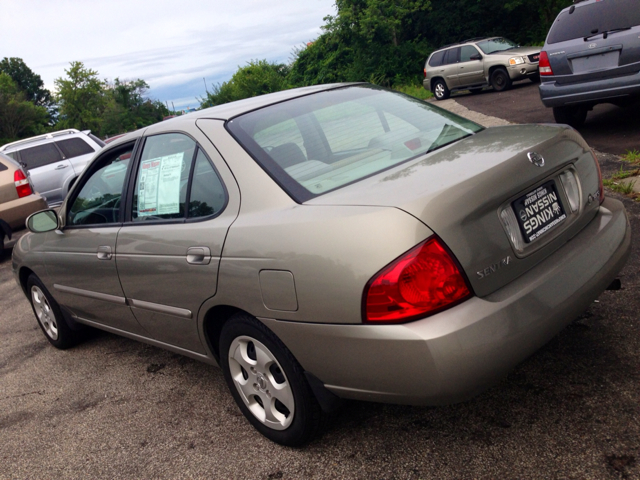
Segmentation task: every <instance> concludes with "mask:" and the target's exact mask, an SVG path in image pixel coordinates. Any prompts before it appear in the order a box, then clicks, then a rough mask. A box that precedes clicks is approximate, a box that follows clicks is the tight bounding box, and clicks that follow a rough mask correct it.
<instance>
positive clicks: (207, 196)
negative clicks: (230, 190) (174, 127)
mask: <svg viewBox="0 0 640 480" xmlns="http://www.w3.org/2000/svg"><path fill="white" fill-rule="evenodd" d="M226 203H227V194H226V191H225V189H224V186H223V185H222V182H221V181H220V178H219V177H218V174H217V173H216V171H215V170H214V168H213V166H212V165H211V163H210V162H209V159H208V158H207V157H206V155H205V154H204V153H203V152H202V150H200V149H198V154H197V156H196V165H195V168H194V171H193V183H192V184H191V194H190V196H189V218H197V217H208V216H210V215H215V214H218V213H220V212H221V211H222V209H223V208H224V206H225V204H226Z"/></svg>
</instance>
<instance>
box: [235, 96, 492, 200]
mask: <svg viewBox="0 0 640 480" xmlns="http://www.w3.org/2000/svg"><path fill="white" fill-rule="evenodd" d="M276 127H277V128H276ZM227 128H228V129H229V130H230V131H231V133H232V134H233V135H234V136H235V137H236V138H237V139H238V140H239V141H240V143H241V144H242V145H243V146H244V148H245V149H246V150H247V151H249V153H250V154H251V155H252V156H253V157H254V158H255V159H256V160H257V161H258V163H259V164H260V165H261V166H262V167H263V168H264V169H265V170H266V171H267V173H269V174H270V175H271V176H272V177H273V178H274V179H275V180H276V181H277V182H278V183H279V184H280V185H281V186H282V187H283V188H284V189H285V190H286V191H287V192H288V193H289V195H291V196H292V197H293V198H294V199H296V200H297V201H299V202H302V201H305V200H307V199H310V198H313V197H315V196H317V195H321V194H323V193H325V192H328V191H330V190H334V189H336V188H339V187H341V186H344V185H347V184H350V183H353V182H356V181H358V180H360V179H362V178H365V177H367V176H370V175H373V174H375V173H378V172H381V171H384V170H387V169H389V168H392V167H394V166H395V165H398V164H400V163H402V162H405V161H407V160H410V159H412V158H416V157H418V156H421V155H424V154H425V153H428V152H430V151H433V150H435V149H437V148H440V147H442V146H444V145H446V144H449V143H452V142H455V141H457V140H459V139H461V138H463V137H466V136H468V135H472V134H473V133H475V132H477V131H479V130H481V129H482V127H480V126H479V125H477V124H475V123H473V122H470V121H468V120H466V119H464V118H461V117H458V116H457V115H454V114H451V113H449V112H446V111H444V110H441V109H439V108H437V107H433V106H431V105H429V104H427V103H425V102H422V101H420V100H417V99H414V98H412V97H408V96H405V95H401V94H397V93H393V92H389V91H386V90H384V89H381V88H378V87H374V86H369V85H363V86H356V87H348V88H339V89H335V90H329V91H325V92H320V93H317V94H314V95H309V96H306V97H302V98H296V99H293V100H289V101H287V102H283V103H279V104H276V105H271V106H269V107H265V108H263V109H261V110H257V111H254V112H250V113H247V114H245V115H243V116H240V117H238V118H236V119H234V120H232V121H231V122H228V123H227ZM266 129H270V131H272V132H274V133H273V135H272V139H270V138H267V137H266V136H265V135H264V134H261V132H264V131H265V130H266ZM287 129H291V130H296V131H297V132H299V134H300V135H301V136H302V138H303V139H304V148H300V147H299V146H298V145H296V144H295V143H288V144H282V145H279V146H278V145H277V140H276V134H275V132H278V133H277V135H278V138H285V137H284V135H285V133H286V130H287ZM292 134H293V133H292ZM297 134H298V133H296V135H297ZM256 138H257V139H259V141H257V140H256ZM285 151H286V152H287V156H286V158H287V162H283V161H282V158H283V157H281V156H280V154H283V153H285ZM274 152H277V153H274ZM425 161H426V160H425Z"/></svg>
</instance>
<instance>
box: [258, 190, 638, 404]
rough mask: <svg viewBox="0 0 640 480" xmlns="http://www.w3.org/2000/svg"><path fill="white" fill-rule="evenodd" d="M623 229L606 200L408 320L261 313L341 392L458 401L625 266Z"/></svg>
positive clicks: (534, 345)
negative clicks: (478, 287)
mask: <svg viewBox="0 0 640 480" xmlns="http://www.w3.org/2000/svg"><path fill="white" fill-rule="evenodd" d="M630 244H631V239H630V230H629V226H628V221H627V217H626V212H625V210H624V207H623V206H622V204H621V203H620V202H619V201H617V200H613V199H606V200H605V202H604V203H603V205H602V206H601V207H600V210H599V212H598V214H597V216H596V217H595V218H594V219H593V221H591V222H590V223H589V225H587V226H586V227H585V228H584V229H583V230H582V231H581V232H580V233H579V234H578V235H577V236H576V237H574V238H573V239H572V240H570V241H569V242H568V243H567V244H566V245H564V246H563V247H562V248H561V249H560V250H558V251H557V252H555V253H554V254H553V255H551V256H550V257H549V258H547V259H546V260H545V261H544V262H543V263H542V264H539V265H538V266H536V267H535V268H533V269H532V270H530V271H529V272H527V273H526V274H525V275H523V276H521V277H519V278H518V279H517V280H515V281H514V282H512V283H511V284H509V285H508V286H506V287H504V288H502V289H500V290H498V291H496V292H494V293H492V294H491V295H488V296H486V297H483V298H478V297H475V298H472V299H470V300H468V301H466V302H464V303H462V304H460V305H458V306H456V307H454V308H451V309H449V310H447V311H445V312H442V313H440V314H438V315H434V316H432V317H429V318H426V319H424V320H419V321H415V322H411V323H408V324H405V325H327V324H300V323H294V322H282V321H277V320H273V319H264V318H261V319H260V320H261V321H263V322H264V323H265V324H266V325H267V326H268V327H269V328H270V329H271V330H272V331H273V332H275V333H276V335H278V336H279V337H280V338H281V339H282V340H283V342H284V343H285V344H286V345H287V346H288V347H289V349H290V350H291V351H292V353H293V354H294V355H295V357H296V358H297V359H298V361H299V362H300V364H301V365H302V367H303V368H304V369H305V370H306V371H308V372H311V373H313V374H314V375H315V376H317V377H318V378H319V379H321V380H322V382H323V383H324V384H325V386H326V388H328V389H329V390H330V391H332V392H333V393H335V394H336V395H338V396H340V397H343V398H351V399H357V400H370V401H378V402H387V403H401V404H414V405H438V404H447V403H453V402H457V401H462V400H465V399H467V398H469V397H471V396H473V395H475V394H477V393H479V392H480V391H482V390H484V389H485V388H487V387H488V386H490V385H491V384H493V383H495V382H496V381H497V380H499V379H500V378H501V377H502V376H504V375H505V374H506V373H507V372H508V371H510V370H511V369H512V368H513V367H514V366H515V365H517V364H518V363H519V362H521V361H522V360H524V359H525V358H527V357H528V356H529V355H531V354H532V353H534V352H535V351H536V350H538V349H539V348H540V347H542V346H543V345H544V344H545V343H547V342H548V341H549V340H550V339H551V338H553V336H555V335H556V334H557V333H558V332H559V331H560V330H561V329H562V328H564V327H565V326H566V325H567V324H568V323H570V322H571V321H572V320H573V319H574V318H576V317H577V316H578V315H579V314H580V313H581V312H583V311H584V310H585V309H586V308H588V306H589V305H590V304H591V303H592V302H593V300H594V299H596V298H597V297H598V295H600V293H601V292H602V291H604V290H605V288H606V287H607V286H608V285H609V284H610V282H611V281H612V280H613V279H614V278H615V276H616V275H617V273H618V272H619V271H620V269H621V268H622V267H623V266H624V264H625V262H626V260H627V258H628V255H629V252H630Z"/></svg>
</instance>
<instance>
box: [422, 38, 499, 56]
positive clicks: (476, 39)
mask: <svg viewBox="0 0 640 480" xmlns="http://www.w3.org/2000/svg"><path fill="white" fill-rule="evenodd" d="M485 38H495V37H474V38H468V39H467V40H462V41H461V42H455V43H450V44H449V45H445V46H443V47H440V48H437V49H435V50H434V52H437V51H438V50H444V49H445V48H449V47H455V46H456V45H462V44H463V43H469V42H477V41H478V40H484V39H485Z"/></svg>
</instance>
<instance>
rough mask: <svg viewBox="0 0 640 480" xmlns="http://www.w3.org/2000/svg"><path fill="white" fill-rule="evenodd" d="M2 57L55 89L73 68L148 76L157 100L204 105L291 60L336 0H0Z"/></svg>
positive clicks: (315, 32)
mask: <svg viewBox="0 0 640 480" xmlns="http://www.w3.org/2000/svg"><path fill="white" fill-rule="evenodd" d="M0 12H1V13H0V18H2V33H1V34H0V58H2V57H18V58H22V59H23V60H24V62H25V63H26V64H27V66H28V67H29V68H31V70H33V71H34V72H35V73H37V74H38V75H40V76H41V77H42V80H43V81H44V82H45V85H46V87H47V88H48V89H50V90H53V88H54V83H53V81H54V79H56V78H59V77H63V76H65V72H64V70H65V69H66V68H68V67H69V62H72V61H81V62H83V63H84V64H85V66H87V67H89V68H92V69H93V70H96V71H97V72H98V74H99V77H100V78H101V79H105V78H107V79H110V80H113V79H114V78H116V77H118V78H120V79H121V80H134V79H137V78H142V79H144V80H146V82H147V83H148V84H149V85H150V87H151V89H150V90H149V92H148V95H149V96H150V97H153V98H155V99H159V100H162V101H168V102H169V107H171V102H174V104H175V107H176V109H177V108H179V107H180V108H183V107H187V106H191V107H195V106H198V101H197V100H196V97H199V96H203V95H204V94H205V86H204V82H203V78H206V81H207V85H208V86H210V85H211V84H212V83H217V82H222V81H225V80H228V79H229V78H230V77H231V75H232V74H233V73H234V72H235V71H236V69H237V67H238V66H242V65H245V64H246V63H247V62H248V61H249V60H252V59H257V60H259V59H267V60H269V61H276V62H288V61H289V58H290V56H291V52H292V50H293V49H294V48H295V47H299V46H301V45H304V44H305V43H306V42H308V41H311V40H313V39H314V38H316V37H317V36H318V35H319V34H320V33H321V30H320V27H321V26H322V25H323V23H324V22H323V21H322V19H323V18H324V17H325V16H326V15H333V14H334V13H335V8H334V0H271V1H268V0H226V1H223V0H209V1H206V0H178V1H176V0H172V1H169V0H129V1H123V0H111V1H108V2H105V1H102V2H97V1H95V0H0Z"/></svg>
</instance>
